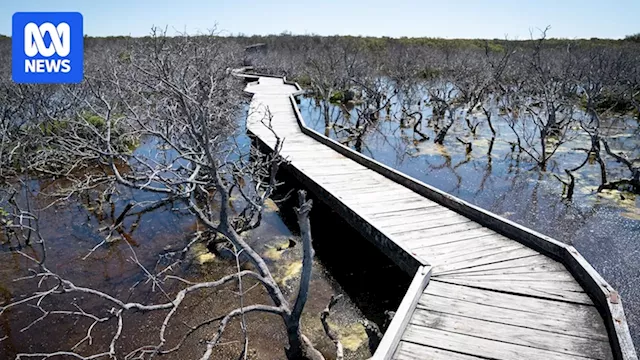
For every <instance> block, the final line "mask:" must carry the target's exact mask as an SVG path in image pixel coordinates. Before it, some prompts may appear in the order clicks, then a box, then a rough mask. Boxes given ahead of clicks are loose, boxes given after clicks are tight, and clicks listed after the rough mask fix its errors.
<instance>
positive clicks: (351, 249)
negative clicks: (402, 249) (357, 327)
mask: <svg viewBox="0 0 640 360" xmlns="http://www.w3.org/2000/svg"><path fill="white" fill-rule="evenodd" d="M278 177H279V180H280V181H282V182H284V185H282V186H281V187H279V188H278V191H277V193H276V194H274V199H275V200H278V199H281V198H282V197H283V196H284V195H286V194H287V193H288V192H289V191H292V190H293V191H294V192H292V193H291V196H290V197H289V198H288V199H287V200H286V201H284V202H280V203H279V204H278V205H279V208H280V215H281V217H282V219H283V221H284V222H285V223H286V224H287V226H288V227H289V228H290V229H292V230H293V229H296V230H297V229H298V224H297V220H296V215H295V213H294V210H293V208H294V207H295V206H296V205H297V201H298V200H297V194H296V193H295V191H297V190H299V189H305V187H304V186H303V185H302V184H301V183H300V182H299V181H298V180H297V179H296V178H295V177H293V176H292V175H291V174H290V173H289V172H287V171H286V170H281V171H280V172H279V175H278ZM308 197H309V198H311V199H312V200H313V209H312V210H311V217H310V219H311V232H312V237H313V246H314V249H315V250H316V259H317V261H320V262H321V263H322V265H323V267H324V268H326V269H327V271H328V272H329V274H328V275H329V277H330V278H333V279H334V280H335V281H336V282H337V283H338V284H339V285H340V287H341V288H342V289H343V291H344V292H345V293H346V294H347V295H348V297H349V298H350V299H351V300H352V301H353V302H354V303H355V305H356V306H357V307H358V308H359V309H360V310H361V311H362V313H363V315H364V316H365V317H366V318H367V319H369V320H371V321H374V322H375V323H376V324H378V326H383V324H384V323H385V321H386V319H387V315H385V311H386V310H391V311H395V310H396V309H397V308H398V306H399V305H400V302H401V301H402V298H403V297H404V294H405V293H406V291H407V289H408V287H409V283H410V282H411V278H410V276H409V275H408V274H406V273H405V272H403V271H402V270H401V269H400V268H399V267H398V266H396V265H395V264H394V263H393V262H392V261H391V260H390V259H389V258H387V257H386V256H385V255H384V254H383V253H382V252H381V251H380V250H378V249H377V248H376V247H375V246H374V245H373V244H371V243H370V242H369V241H368V240H367V239H366V238H364V237H363V236H362V235H360V233H358V232H357V231H356V230H355V229H354V228H352V227H351V226H350V225H349V224H348V223H347V222H346V221H345V220H344V219H342V217H340V215H338V214H337V213H335V212H334V211H333V210H332V209H331V208H330V207H328V206H327V205H326V204H325V203H324V202H323V201H322V200H321V199H318V198H317V197H315V195H314V194H312V193H309V194H308Z"/></svg>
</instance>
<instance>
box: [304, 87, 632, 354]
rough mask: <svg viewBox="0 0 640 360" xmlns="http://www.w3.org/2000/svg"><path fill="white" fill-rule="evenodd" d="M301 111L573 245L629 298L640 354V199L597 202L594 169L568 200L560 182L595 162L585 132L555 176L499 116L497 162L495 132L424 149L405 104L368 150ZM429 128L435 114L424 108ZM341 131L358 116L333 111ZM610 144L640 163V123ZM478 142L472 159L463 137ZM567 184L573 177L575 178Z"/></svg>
mask: <svg viewBox="0 0 640 360" xmlns="http://www.w3.org/2000/svg"><path fill="white" fill-rule="evenodd" d="M300 110H301V114H302V116H303V118H304V119H305V121H306V122H307V124H308V125H309V126H311V127H312V128H314V129H315V130H316V131H318V132H320V133H324V134H326V135H328V136H330V137H332V138H334V139H336V140H338V141H340V142H342V143H343V144H345V145H347V146H349V147H351V148H353V149H355V150H358V151H360V152H362V153H363V154H365V155H367V156H370V157H372V158H374V159H376V160H378V161H380V162H382V163H384V164H386V165H388V166H390V167H393V168H394V169H397V170H399V171H401V172H403V173H405V174H408V175H410V176H412V177H414V178H416V179H418V180H421V181H423V182H425V183H427V184H429V185H432V186H435V187H437V188H439V189H441V190H443V191H446V192H448V193H450V194H453V195H455V196H457V197H460V198H462V199H464V200H466V201H469V202H471V203H473V204H475V205H478V206H480V207H482V208H484V209H487V210H489V211H491V212H494V213H496V214H498V215H501V216H504V217H506V218H508V219H510V220H513V221H515V222H517V223H520V224H522V225H524V226H527V227H529V228H531V229H534V230H536V231H539V232H541V233H543V234H546V235H549V236H551V237H553V238H556V239H558V240H560V241H563V242H566V243H569V244H572V245H573V246H575V247H576V248H577V249H578V250H579V251H580V253H581V254H582V255H583V256H584V257H585V258H586V259H587V260H588V261H589V262H590V263H591V264H592V265H593V266H594V267H595V268H596V270H598V272H599V273H600V274H601V275H602V276H604V278H605V279H606V280H607V281H608V282H609V283H610V284H611V285H612V286H613V287H614V288H616V289H618V291H620V293H621V295H622V299H623V301H624V307H625V311H626V315H627V319H628V321H629V325H630V328H631V332H632V336H633V338H634V343H635V345H636V348H638V347H639V346H640V285H639V284H638V282H637V280H638V279H640V261H639V260H638V259H639V256H640V209H639V205H640V197H637V196H635V195H634V194H630V193H622V192H617V191H616V192H613V191H611V192H605V193H602V194H597V193H596V191H595V189H596V188H597V185H598V184H599V167H598V165H597V163H594V164H588V165H587V166H586V167H585V168H583V169H582V170H580V171H579V172H577V173H576V178H577V183H576V191H575V195H574V199H573V201H571V202H569V201H566V200H563V198H562V193H563V186H562V184H561V183H560V182H559V181H558V180H557V179H556V178H555V177H554V176H553V174H557V175H560V176H564V169H565V168H571V167H574V166H576V165H578V164H580V163H581V162H582V161H583V160H584V159H585V153H584V152H581V151H578V150H573V149H575V148H580V147H583V148H584V147H587V148H588V147H590V145H588V138H587V137H585V136H580V135H579V134H578V133H577V132H572V133H571V134H570V137H571V141H570V142H568V143H566V144H564V145H562V146H561V147H560V148H559V150H558V152H557V153H556V154H555V155H554V156H553V157H552V158H551V161H550V163H549V165H548V167H547V171H546V172H543V171H540V170H539V169H538V168H537V167H536V166H535V163H534V162H532V161H531V159H529V158H528V157H527V155H526V154H518V153H517V152H513V151H512V149H511V146H510V144H509V142H510V141H514V140H515V137H514V136H513V133H512V131H511V129H510V128H509V127H508V126H507V125H506V123H505V122H504V120H502V121H501V120H500V118H499V115H498V114H496V115H495V116H494V126H495V127H496V130H497V133H498V134H497V137H496V140H495V142H494V143H493V147H492V151H491V154H490V155H489V154H488V150H489V148H490V138H491V136H490V134H491V133H490V130H489V127H488V126H487V125H486V123H484V122H482V118H481V117H480V116H479V115H476V116H475V117H474V120H475V121H480V122H482V123H481V125H479V127H478V131H477V135H476V136H475V137H473V136H470V135H469V134H470V131H469V130H468V128H467V126H466V124H465V123H464V121H458V122H457V123H456V125H454V127H453V128H452V129H451V130H450V131H449V133H448V135H447V138H446V140H445V144H444V146H440V145H436V144H434V143H433V140H432V139H433V138H434V135H435V133H434V131H433V129H432V128H430V127H428V126H426V123H427V121H426V120H425V121H424V123H423V125H424V126H423V127H422V132H423V133H425V134H426V135H428V136H429V137H430V140H426V141H420V137H419V136H414V134H413V130H412V128H411V127H408V128H401V127H400V123H399V120H398V119H397V118H396V115H395V114H397V113H398V105H397V104H394V105H393V106H392V107H391V109H390V111H389V112H386V111H382V112H381V115H380V120H379V121H378V122H377V123H375V124H374V125H373V126H371V127H370V128H369V131H368V132H367V134H366V135H365V137H364V142H363V144H362V145H361V146H359V145H358V144H356V142H355V140H353V139H349V137H348V136H347V134H346V132H345V131H341V130H336V129H339V127H330V128H328V129H327V128H325V121H324V117H323V113H322V111H321V109H320V107H319V106H318V104H317V103H316V102H315V100H313V99H311V98H301V99H300ZM413 110H415V111H420V112H422V113H423V114H424V116H425V119H427V118H428V117H429V115H430V111H431V110H430V108H429V107H426V106H417V105H414V108H413V109H412V111H413ZM330 115H331V122H332V123H338V124H342V125H344V126H345V127H347V128H348V127H350V126H353V124H354V123H355V120H354V119H355V118H356V117H357V114H356V112H355V109H351V110H348V109H346V108H340V107H338V106H335V105H334V106H332V107H331V111H330ZM605 121H606V126H605V127H607V128H608V129H609V130H608V133H607V135H608V136H609V138H610V140H609V142H610V145H611V147H612V149H614V150H615V151H625V152H627V153H630V154H631V155H632V156H631V157H632V158H633V157H634V156H635V157H639V156H640V132H639V126H638V123H637V122H636V121H635V120H633V119H629V118H624V117H620V118H612V119H606V120H605ZM457 137H459V138H460V139H461V140H464V141H467V142H471V143H472V151H471V152H470V153H469V154H467V153H466V151H465V146H463V145H462V144H461V143H460V142H459V141H458V140H457V139H456V138H457ZM607 168H608V175H609V177H610V179H616V178H617V177H618V176H629V175H628V173H627V174H625V168H623V167H622V166H621V165H620V164H617V163H616V162H614V161H612V160H611V159H608V160H607ZM565 177H566V176H565Z"/></svg>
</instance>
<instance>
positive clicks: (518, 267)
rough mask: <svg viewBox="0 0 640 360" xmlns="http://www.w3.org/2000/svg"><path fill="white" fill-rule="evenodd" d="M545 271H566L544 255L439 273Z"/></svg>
mask: <svg viewBox="0 0 640 360" xmlns="http://www.w3.org/2000/svg"><path fill="white" fill-rule="evenodd" d="M528 269H531V271H544V270H546V269H549V270H558V271H561V270H566V269H565V267H564V265H562V264H560V263H558V262H557V261H555V260H553V259H550V258H548V257H546V256H544V255H542V254H535V255H532V256H527V257H523V258H518V259H514V260H508V261H502V262H500V263H493V264H487V265H481V266H476V267H473V268H470V269H459V270H452V271H442V272H440V273H439V276H447V275H454V274H474V273H484V272H490V271H496V272H500V271H504V272H506V273H509V272H519V271H528Z"/></svg>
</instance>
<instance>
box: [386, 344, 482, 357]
mask: <svg viewBox="0 0 640 360" xmlns="http://www.w3.org/2000/svg"><path fill="white" fill-rule="evenodd" d="M393 358H394V359H396V360H416V359H421V360H422V359H428V360H482V359H486V358H479V357H475V356H469V355H464V354H460V353H456V352H453V351H447V350H442V349H437V348H433V347H429V346H424V345H418V344H414V343H410V342H406V341H401V342H400V345H398V350H397V351H396V354H395V355H394V357H393Z"/></svg>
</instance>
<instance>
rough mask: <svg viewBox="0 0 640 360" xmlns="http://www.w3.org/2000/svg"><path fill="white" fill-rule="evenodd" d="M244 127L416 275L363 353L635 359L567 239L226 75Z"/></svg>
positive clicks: (286, 95) (282, 93) (289, 98)
mask: <svg viewBox="0 0 640 360" xmlns="http://www.w3.org/2000/svg"><path fill="white" fill-rule="evenodd" d="M237 75H239V76H242V77H245V78H247V80H248V81H250V82H249V83H248V85H247V87H246V89H245V91H246V92H248V93H251V94H253V98H252V100H251V104H250V110H249V115H248V119H247V130H248V132H249V133H250V134H251V135H253V136H255V137H256V138H257V139H258V140H259V142H260V144H261V146H266V147H268V148H270V149H273V147H274V146H275V141H276V137H275V136H274V134H273V132H272V131H271V130H270V129H268V128H267V126H265V124H266V123H268V122H269V121H268V119H270V123H271V127H272V129H273V131H274V132H275V133H276V134H277V135H278V137H279V138H281V139H283V140H284V143H283V147H282V150H281V154H282V156H283V157H285V158H286V159H287V160H288V161H289V164H288V166H287V167H288V170H290V171H291V172H292V173H293V174H294V175H295V176H296V177H297V178H298V179H299V180H300V181H301V182H302V183H303V184H304V185H305V186H306V187H307V188H308V189H309V190H310V191H311V192H313V193H314V194H315V195H316V196H317V197H318V198H320V199H322V200H323V201H324V202H326V203H327V204H328V205H329V206H331V207H332V208H333V209H334V210H335V211H336V212H338V213H339V214H340V215H341V216H343V217H344V218H345V219H346V220H347V221H348V222H349V223H350V224H351V225H352V226H354V227H355V228H356V229H358V231H360V232H361V233H362V234H363V235H364V236H365V237H366V238H367V239H369V240H370V241H372V242H373V243H374V244H375V245H376V246H377V247H378V248H379V249H380V250H381V251H383V252H384V253H385V254H386V255H387V256H389V257H390V258H391V259H392V260H393V261H394V262H395V263H396V264H397V265H398V266H400V267H401V268H403V269H404V270H405V271H407V272H409V273H410V274H411V275H414V274H415V277H414V280H413V282H412V283H411V285H410V287H409V290H408V291H407V294H406V295H405V298H404V300H403V301H402V303H401V305H400V308H399V309H398V311H397V313H396V315H395V317H394V319H393V321H392V323H391V325H390V326H389V328H388V329H387V331H386V333H385V336H384V338H383V340H382V343H381V344H380V346H379V348H378V350H377V351H376V353H375V355H374V359H453V360H472V359H505V360H506V359H536V360H538V359H576V360H577V359H624V360H631V359H634V360H637V355H636V353H635V350H634V347H633V344H632V341H631V337H630V335H629V330H628V326H627V323H626V319H625V316H624V312H623V310H622V304H621V302H620V299H619V296H618V294H617V292H615V290H613V289H612V288H611V287H610V286H609V285H608V284H607V283H606V281H605V280H604V279H603V278H602V277H600V275H599V274H598V273H597V272H596V271H595V270H594V269H593V268H592V267H591V266H590V265H589V264H588V263H587V262H586V260H584V258H582V257H581V256H580V255H579V254H578V252H577V251H576V250H575V248H573V247H572V246H569V245H566V244H563V243H560V242H558V241H556V240H553V239H551V238H548V237H546V236H544V235H541V234H539V233H536V232H534V231H532V230H529V229H527V228H525V227H523V226H520V225H517V224H515V223H513V222H511V221H509V220H506V219H503V218H501V217H499V216H497V215H494V214H492V213H489V212H487V211H484V210H483V209H480V208H478V207H476V206H474V205H471V204H469V203H466V202H464V201H462V200H460V199H457V198H455V197H453V196H451V195H449V194H446V193H444V192H442V191H440V190H437V189H435V188H433V187H430V186H428V185H426V184H424V183H422V182H420V181H417V180H415V179H413V178H410V177H408V176H405V175H403V174H401V173H399V172H397V171H395V170H393V169H391V168H389V167H387V166H385V165H382V164H380V163H378V162H376V161H374V160H371V159H369V158H367V157H365V156H362V155H360V154H358V153H356V152H354V151H352V150H350V149H348V148H346V147H344V146H342V145H341V144H338V143H337V142H335V141H333V140H330V139H328V138H326V137H324V136H323V135H320V134H319V133H317V132H315V131H313V130H311V129H309V128H308V127H306V125H305V123H304V120H303V119H302V117H301V116H300V113H299V110H298V108H297V105H296V101H295V99H294V95H295V94H296V93H298V92H299V91H300V88H299V86H297V84H292V83H288V82H286V80H285V79H282V78H274V77H267V76H259V75H251V74H239V73H238V74H237Z"/></svg>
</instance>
